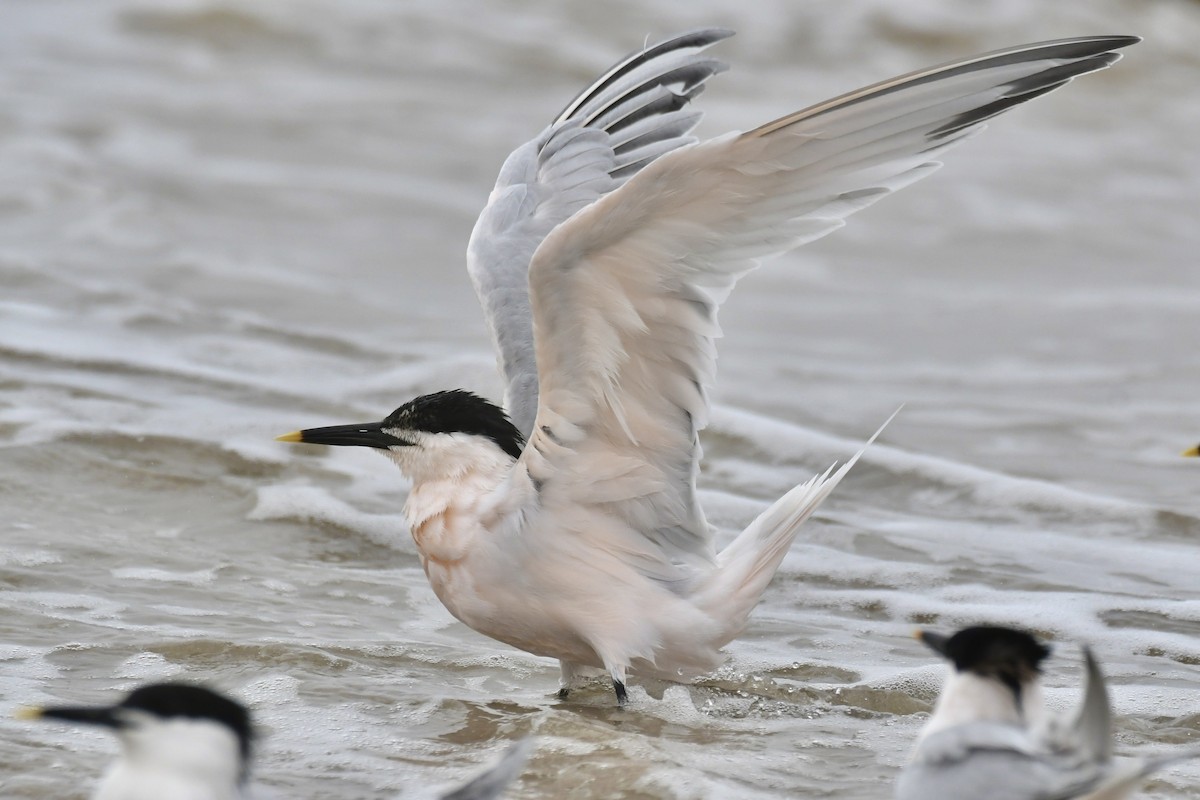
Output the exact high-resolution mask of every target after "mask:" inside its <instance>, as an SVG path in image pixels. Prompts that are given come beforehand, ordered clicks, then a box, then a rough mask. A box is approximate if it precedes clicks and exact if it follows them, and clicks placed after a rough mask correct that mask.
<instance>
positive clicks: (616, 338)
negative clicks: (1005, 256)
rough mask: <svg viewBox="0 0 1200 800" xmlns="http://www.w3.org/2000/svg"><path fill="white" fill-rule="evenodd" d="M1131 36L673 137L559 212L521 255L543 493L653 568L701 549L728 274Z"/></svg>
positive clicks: (691, 558)
mask: <svg viewBox="0 0 1200 800" xmlns="http://www.w3.org/2000/svg"><path fill="white" fill-rule="evenodd" d="M1136 41H1138V40H1137V39H1136V38H1135V37H1091V38H1086V39H1073V40H1060V41H1054V42H1046V43H1042V44H1037V45H1027V46H1023V47H1020V48H1014V49H1010V50H1004V51H997V52H995V53H992V54H989V55H985V56H979V57H975V58H972V59H970V60H967V61H963V62H955V63H952V64H948V65H945V66H942V67H938V68H933V69H930V70H924V71H921V72H918V73H913V74H911V75H908V76H904V77H901V78H896V79H893V80H890V81H886V82H884V83H881V84H876V85H875V86H872V87H868V88H866V89H862V90H859V91H857V92H853V93H851V94H848V95H844V96H842V97H840V98H837V99H835V100H831V101H828V102H825V103H822V104H819V105H817V106H813V107H811V108H809V109H806V110H804V111H800V112H797V113H795V114H791V115H789V116H786V117H783V118H781V119H779V120H777V121H775V122H772V123H769V124H767V125H765V126H763V127H761V128H758V129H756V130H753V131H750V132H748V133H744V134H736V133H735V134H729V135H726V136H723V137H720V138H717V139H713V140H709V141H706V142H703V143H701V144H694V145H689V146H686V147H681V148H678V149H676V150H674V151H672V152H670V153H668V154H666V155H664V156H662V157H660V158H658V159H657V160H655V161H654V162H652V163H651V164H649V165H648V166H646V167H645V168H643V169H642V170H641V171H640V172H638V173H637V174H636V175H634V176H633V177H632V178H630V179H629V181H628V182H627V183H626V184H625V185H624V186H623V187H621V188H620V189H619V190H617V191H613V192H610V193H609V194H607V195H605V196H604V197H602V198H600V199H598V200H597V201H596V202H594V203H592V204H591V205H589V206H588V207H586V208H585V209H583V210H581V211H579V212H578V213H576V214H575V215H574V216H573V217H571V218H570V219H569V220H568V221H567V222H565V223H563V224H561V225H559V226H558V227H557V228H555V229H554V230H553V231H552V232H551V233H550V234H549V235H548V236H547V237H546V239H545V240H544V241H543V243H542V245H541V247H540V248H539V249H538V250H537V252H536V254H535V255H534V259H533V263H532V265H531V268H530V284H531V296H532V304H533V308H532V310H533V319H534V330H535V335H536V355H537V367H538V373H539V377H540V381H541V390H540V391H541V395H540V403H539V407H538V413H537V419H536V423H535V426H534V430H533V432H532V434H531V436H530V440H529V445H528V446H527V447H526V449H525V452H524V454H523V455H522V458H521V462H522V464H523V465H524V467H525V469H526V471H527V472H528V475H529V477H530V479H531V480H532V482H533V485H534V486H535V487H537V488H538V491H539V495H540V501H541V503H542V504H543V506H550V505H553V507H554V508H555V510H556V512H557V511H559V510H561V509H565V508H572V507H590V508H592V509H594V510H599V511H607V512H608V513H609V515H610V517H611V518H612V519H613V520H614V521H619V523H620V524H618V525H615V528H621V529H622V531H621V532H620V533H617V534H616V537H617V538H616V539H613V541H612V542H610V546H612V547H614V548H617V549H625V550H627V551H628V552H629V553H630V554H631V556H630V558H631V559H632V560H636V561H637V563H639V565H647V564H648V565H649V566H646V567H645V569H646V571H647V572H648V573H651V574H654V575H655V576H656V577H660V578H664V579H674V578H682V577H684V576H685V575H686V574H687V573H686V571H680V570H676V569H675V566H677V565H683V564H688V563H694V562H695V560H696V559H701V560H704V561H711V560H712V558H713V551H712V542H711V532H710V530H709V528H708V525H707V523H706V522H705V520H704V516H703V513H702V512H701V510H700V507H699V505H698V503H697V502H696V497H695V478H696V474H697V471H698V462H699V456H700V447H699V443H698V439H697V433H698V432H699V431H700V430H701V429H702V428H703V427H704V425H705V423H706V421H707V410H708V404H707V399H706V396H705V389H706V387H708V386H710V385H711V384H712V382H713V377H714V374H715V370H716V361H715V359H716V349H715V345H714V339H715V338H716V337H717V336H718V335H719V329H718V326H717V320H716V315H717V309H718V307H719V305H720V303H721V302H722V301H723V300H724V299H725V297H726V296H727V295H728V293H729V291H730V290H731V289H732V287H733V285H734V283H735V282H736V281H737V279H738V278H739V277H740V276H742V275H743V274H745V273H746V272H748V271H749V270H751V269H753V268H754V267H755V266H757V264H758V262H759V260H760V259H762V258H764V257H767V256H770V255H774V254H778V253H782V252H785V251H787V250H790V249H791V248H794V247H796V246H798V245H800V244H803V243H805V242H808V241H811V240H813V239H816V238H819V237H821V236H823V235H825V234H827V233H829V232H830V231H833V230H835V229H836V228H838V227H840V226H841V225H842V224H843V219H844V218H845V217H846V216H848V215H849V214H851V213H853V212H855V211H857V210H859V209H862V208H865V207H867V206H869V205H871V204H872V203H874V202H875V201H877V200H879V199H880V198H882V197H884V196H885V195H887V194H889V193H891V192H892V191H895V190H896V189H898V188H901V187H903V186H905V185H907V184H909V183H912V182H913V181H916V180H918V179H920V178H922V177H924V176H925V175H928V174H929V173H931V172H932V171H933V170H935V169H936V168H937V167H938V166H940V165H939V164H938V163H937V162H936V161H934V160H933V158H934V157H935V156H936V155H937V154H938V153H939V152H940V151H942V150H944V149H945V148H947V147H949V146H950V145H952V144H954V143H956V142H958V141H960V140H961V139H963V138H964V137H966V136H968V135H970V134H971V133H974V132H976V131H977V130H979V129H980V128H981V127H982V125H981V123H982V122H983V121H984V120H986V119H988V118H990V117H992V116H994V115H995V114H998V113H1000V112H1002V111H1004V110H1006V109H1008V108H1010V107H1012V106H1014V105H1016V104H1018V103H1020V102H1022V101H1024V100H1027V99H1030V98H1032V97H1036V96H1038V95H1040V94H1044V93H1045V92H1047V91H1050V90H1051V89H1053V88H1056V87H1057V86H1061V85H1063V84H1064V83H1066V82H1067V81H1068V80H1070V78H1071V77H1073V76H1075V75H1079V74H1083V73H1085V72H1091V71H1094V70H1097V69H1102V68H1103V67H1106V66H1108V65H1109V64H1111V63H1113V62H1114V61H1116V60H1117V58H1119V56H1118V55H1117V54H1116V53H1113V52H1111V51H1112V49H1114V48H1117V47H1123V46H1126V45H1129V44H1133V43H1134V42H1136ZM593 516H594V515H593ZM569 533H570V532H569V531H568V532H565V533H564V535H569ZM588 535H596V534H595V533H589V534H588ZM635 539H637V540H638V541H634V540H635Z"/></svg>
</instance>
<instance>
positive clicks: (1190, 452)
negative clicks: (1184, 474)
mask: <svg viewBox="0 0 1200 800" xmlns="http://www.w3.org/2000/svg"><path fill="white" fill-rule="evenodd" d="M1183 455H1184V456H1186V457H1188V458H1200V444H1198V445H1196V446H1195V447H1189V448H1188V449H1187V450H1184V451H1183Z"/></svg>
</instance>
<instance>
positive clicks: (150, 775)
mask: <svg viewBox="0 0 1200 800" xmlns="http://www.w3.org/2000/svg"><path fill="white" fill-rule="evenodd" d="M118 736H119V737H120V740H121V756H120V758H118V759H117V761H116V763H114V764H113V765H112V767H111V768H110V769H109V771H108V774H107V775H106V776H105V778H104V781H103V783H102V784H101V785H100V788H99V789H98V790H97V792H96V796H95V800H165V799H166V798H187V800H239V798H241V797H242V792H241V786H240V783H241V777H242V757H241V752H240V750H239V744H238V739H237V736H235V735H234V733H233V732H232V731H231V730H229V728H227V727H225V726H224V725H222V724H220V723H218V722H213V721H209V720H200V719H190V718H181V717H176V718H171V719H167V720H162V719H147V720H146V721H144V722H143V723H142V724H138V725H135V726H133V727H130V728H125V729H122V730H120V731H119V732H118Z"/></svg>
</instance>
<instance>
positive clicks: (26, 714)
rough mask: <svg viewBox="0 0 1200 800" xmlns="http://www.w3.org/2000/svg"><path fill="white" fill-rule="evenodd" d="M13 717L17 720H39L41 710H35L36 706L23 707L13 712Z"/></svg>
mask: <svg viewBox="0 0 1200 800" xmlns="http://www.w3.org/2000/svg"><path fill="white" fill-rule="evenodd" d="M13 716H14V717H15V718H17V719H23V720H30V719H41V718H42V709H40V708H37V707H36V706H25V707H23V708H18V709H17V710H16V711H14V712H13Z"/></svg>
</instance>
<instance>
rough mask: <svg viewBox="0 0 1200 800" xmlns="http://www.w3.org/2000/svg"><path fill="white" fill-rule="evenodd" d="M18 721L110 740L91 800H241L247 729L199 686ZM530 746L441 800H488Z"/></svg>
mask: <svg viewBox="0 0 1200 800" xmlns="http://www.w3.org/2000/svg"><path fill="white" fill-rule="evenodd" d="M17 716H18V717H20V718H23V719H53V720H61V721H63V722H77V723H84V724H87V725H101V726H103V727H106V728H111V729H112V730H113V731H115V732H116V734H117V737H118V738H119V739H120V742H121V755H120V757H119V758H118V759H117V761H116V762H115V763H114V764H113V765H112V766H111V767H110V768H109V770H108V773H107V774H106V775H105V777H104V779H103V781H102V782H101V784H100V787H99V788H98V789H97V790H96V794H95V795H94V796H93V797H94V800H242V798H244V797H247V796H248V795H247V794H246V793H245V784H246V780H247V778H248V776H249V772H250V757H251V749H252V746H253V744H254V729H253V726H252V723H251V719H250V712H249V711H248V710H247V709H246V707H245V706H243V705H242V704H241V703H238V702H237V701H235V700H231V699H230V698H228V697H225V696H224V695H222V694H219V693H217V692H214V691H213V690H211V689H208V688H205V687H203V686H196V685H193V684H189V683H152V684H146V685H144V686H141V687H138V688H137V689H134V690H133V691H132V692H130V693H129V695H128V696H127V697H125V699H124V700H122V701H121V702H119V703H117V704H116V705H112V706H50V707H47V708H25V709H21V710H20V711H18V712H17ZM532 747H533V739H532V738H525V739H522V740H520V741H518V742H517V743H516V744H514V745H512V746H511V747H510V748H509V749H508V750H507V751H506V752H505V754H504V755H503V756H502V757H501V758H500V760H499V761H498V762H497V763H496V764H495V765H493V766H492V767H490V768H489V769H487V770H485V771H484V772H483V773H481V774H480V775H478V776H477V777H475V778H474V779H472V780H471V781H469V782H467V783H466V784H464V785H463V786H461V787H459V788H457V789H454V790H453V791H451V792H449V793H448V794H440V793H439V794H438V795H437V796H438V797H439V798H441V800H494V798H498V797H500V796H501V795H503V793H504V791H505V789H506V788H507V787H508V785H509V784H510V783H512V781H513V779H515V778H516V776H517V775H518V774H519V773H520V771H521V767H522V766H523V765H524V764H525V761H526V759H527V758H528V757H529V752H530V750H531V749H532Z"/></svg>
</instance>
